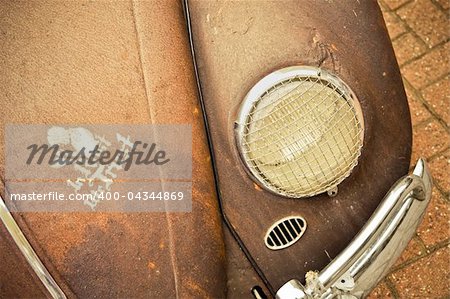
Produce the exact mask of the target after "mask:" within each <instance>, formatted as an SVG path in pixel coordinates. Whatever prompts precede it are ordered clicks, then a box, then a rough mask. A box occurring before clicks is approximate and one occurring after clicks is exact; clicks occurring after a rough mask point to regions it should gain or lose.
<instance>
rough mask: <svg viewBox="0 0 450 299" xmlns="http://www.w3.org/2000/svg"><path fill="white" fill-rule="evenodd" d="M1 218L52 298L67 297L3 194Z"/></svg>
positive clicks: (0, 209) (62, 298) (0, 205)
mask: <svg viewBox="0 0 450 299" xmlns="http://www.w3.org/2000/svg"><path fill="white" fill-rule="evenodd" d="M0 219H1V220H2V222H3V224H4V225H5V227H6V229H7V230H8V232H9V234H10V235H11V237H12V239H13V240H14V242H15V243H16V245H17V247H19V250H20V252H22V254H23V256H24V257H25V259H26V260H27V262H28V264H29V265H30V266H31V268H32V269H33V271H34V273H36V276H37V277H38V278H39V279H40V280H41V282H42V284H43V285H44V286H45V288H46V289H47V291H48V292H49V293H50V295H51V296H52V298H55V299H65V298H67V297H66V295H65V294H64V292H63V291H62V290H61V288H60V287H59V286H58V284H57V283H56V281H55V280H54V279H53V277H52V275H51V274H50V273H49V272H48V270H47V268H46V267H45V266H44V264H43V263H42V262H41V260H40V259H39V257H38V256H37V254H36V252H35V251H34V250H33V248H32V247H31V245H30V243H29V242H28V240H27V238H26V237H25V236H24V234H23V233H22V231H21V230H20V227H19V226H18V225H17V222H16V221H15V220H14V218H13V216H12V215H11V213H10V212H9V210H8V207H7V206H6V204H5V202H4V201H3V198H2V197H1V196H0Z"/></svg>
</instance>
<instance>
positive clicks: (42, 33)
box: [0, 0, 226, 298]
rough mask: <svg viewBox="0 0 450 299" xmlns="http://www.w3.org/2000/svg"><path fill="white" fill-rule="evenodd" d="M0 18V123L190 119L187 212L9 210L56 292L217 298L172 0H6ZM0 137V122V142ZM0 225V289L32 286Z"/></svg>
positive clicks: (181, 27) (219, 241)
mask: <svg viewBox="0 0 450 299" xmlns="http://www.w3.org/2000/svg"><path fill="white" fill-rule="evenodd" d="M0 28H1V34H0V44H1V45H2V47H1V50H0V57H1V59H0V93H1V98H0V100H1V104H0V107H1V113H2V115H1V116H0V122H1V127H2V128H3V127H4V125H5V124H7V123H36V124H40V123H45V124H61V123H62V124H92V123H103V124H109V123H116V124H142V123H190V124H192V128H193V141H192V146H193V149H194V151H193V203H192V209H193V211H192V213H188V214H187V213H180V214H175V213H174V214H164V213H130V214H121V213H110V214H108V213H15V214H14V217H15V219H16V221H17V222H18V223H19V225H20V226H21V228H22V229H23V231H24V233H25V235H26V237H27V238H28V239H29V241H30V243H31V245H32V246H33V247H34V249H35V250H36V252H37V254H38V255H39V257H40V258H41V259H42V260H43V262H44V264H45V265H46V266H47V268H48V269H49V271H50V272H51V274H52V275H53V276H54V277H55V279H56V281H57V282H58V284H59V285H60V286H61V288H62V289H63V290H64V292H65V293H66V294H67V295H68V296H69V297H81V298H85V297H99V298H116V297H123V298H125V297H127V298H131V297H133V298H139V297H152V298H172V297H175V296H179V297H183V298H184V297H224V296H225V291H226V278H225V275H224V273H225V264H226V260H225V248H224V242H223V236H222V228H221V220H220V215H219V213H218V203H217V199H216V195H215V189H214V183H213V179H212V178H213V173H212V170H211V164H210V158H209V150H208V147H207V143H206V137H205V131H204V126H203V123H202V116H201V111H200V108H199V106H198V101H197V91H196V86H195V77H194V75H193V70H192V61H191V57H190V53H189V45H188V39H187V34H186V28H185V23H184V17H183V11H182V5H181V3H180V2H178V1H167V0H164V1H136V2H135V1H131V2H130V1H127V2H125V1H113V2H110V3H106V2H103V1H76V2H72V1H70V2H69V1H63V2H53V1H48V2H47V1H26V2H6V3H3V4H2V6H1V8H0ZM3 138H4V132H3V129H2V130H1V132H0V140H1V142H2V143H3V140H4V139H3ZM2 151H3V144H2ZM0 156H1V158H0V159H1V160H0V162H1V163H0V165H1V166H0V171H1V178H2V180H3V179H4V168H3V165H4V157H3V153H2V154H1V155H0ZM1 194H2V195H4V190H3V188H2V190H1ZM5 233H6V232H5V230H4V229H2V230H1V236H2V239H1V242H2V244H1V248H2V250H1V251H0V254H1V258H0V261H5V264H3V263H2V266H1V267H0V282H1V283H0V285H2V287H0V297H4V296H10V295H11V294H13V293H14V292H17V293H14V295H15V296H21V297H35V296H38V295H40V294H41V293H39V290H38V289H37V288H36V287H35V286H34V283H35V281H36V280H35V279H33V280H30V279H29V278H27V277H25V276H26V275H25V273H28V272H27V271H28V270H27V267H26V266H25V265H24V264H23V263H22V262H20V263H19V262H15V261H11V260H10V259H12V258H14V256H15V255H17V254H20V253H18V251H17V250H16V252H14V254H13V253H12V252H8V253H5V251H3V249H4V248H5V247H6V246H9V247H8V248H12V249H14V246H11V244H10V243H8V244H7V242H6V241H5V240H6V239H7V236H6V235H5ZM9 250H11V249H9ZM13 265H18V267H17V269H15V270H17V271H19V272H22V273H24V274H23V275H22V276H18V277H17V278H18V279H21V281H20V282H17V279H13V280H10V279H9V278H10V277H11V275H14V273H15V272H13V271H12V270H11V267H12V266H13ZM22 280H23V281H22ZM27 283H28V284H27ZM23 284H26V286H27V287H21V286H22V285H23ZM5 285H7V287H5Z"/></svg>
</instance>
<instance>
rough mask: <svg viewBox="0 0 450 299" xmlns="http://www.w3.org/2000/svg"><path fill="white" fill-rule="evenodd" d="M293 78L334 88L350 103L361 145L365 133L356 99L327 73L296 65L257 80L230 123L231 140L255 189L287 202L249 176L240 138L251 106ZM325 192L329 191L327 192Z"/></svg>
mask: <svg viewBox="0 0 450 299" xmlns="http://www.w3.org/2000/svg"><path fill="white" fill-rule="evenodd" d="M295 77H314V78H320V79H323V80H324V81H327V82H330V83H331V84H333V85H334V86H336V87H337V88H338V89H339V90H340V91H341V92H342V93H343V94H344V95H345V98H346V99H347V100H349V101H351V103H352V107H353V108H354V110H355V114H356V118H357V119H358V122H359V124H360V125H361V131H362V134H361V135H360V139H361V144H363V143H364V132H365V125H364V117H363V112H362V109H361V104H360V103H359V100H358V98H357V97H356V95H355V93H354V92H353V91H352V90H351V88H350V87H349V86H348V85H347V84H346V83H345V82H344V81H343V80H341V79H340V78H339V77H337V76H336V75H334V74H332V73H330V72H328V71H327V70H324V69H321V68H317V67H313V66H305V65H299V66H290V67H285V68H282V69H279V70H276V71H274V72H272V73H270V74H268V75H267V76H265V77H264V78H262V79H261V80H259V81H258V82H257V83H256V84H255V85H254V86H253V87H252V88H251V89H250V91H249V92H248V93H247V95H246V96H245V98H244V100H243V101H242V103H241V106H240V108H239V111H238V114H237V118H236V121H235V123H234V135H235V136H234V137H235V143H236V147H237V150H238V153H239V157H240V158H241V161H242V163H243V164H244V166H245V167H244V168H245V171H246V172H247V174H248V175H249V176H250V178H251V179H252V180H253V181H254V182H255V183H257V184H258V185H259V186H261V187H262V188H263V189H264V190H266V191H269V192H271V193H273V194H276V195H278V196H283V197H287V198H295V197H292V196H290V195H288V194H284V193H279V192H278V191H277V190H276V189H274V188H273V187H272V186H270V185H269V184H267V183H266V182H265V180H264V178H263V177H262V176H261V175H259V174H257V173H255V172H253V171H252V170H251V169H252V166H251V165H250V164H249V162H248V161H247V158H246V157H245V155H244V154H243V153H244V144H243V140H244V134H245V123H246V119H247V118H248V116H249V115H250V114H251V111H252V109H253V107H254V106H255V103H256V102H258V101H259V99H260V98H261V96H262V95H264V93H265V92H267V91H268V90H269V89H270V88H272V87H273V86H275V85H277V84H279V83H281V82H284V81H286V80H289V79H291V78H295ZM357 163H358V161H356V164H355V165H353V166H352V167H351V170H352V169H353V168H354V167H356V165H357ZM350 173H351V171H350V172H349V173H348V174H347V175H346V176H343V177H342V178H341V180H339V181H338V183H337V184H336V185H335V186H332V187H331V188H330V190H332V189H334V188H336V187H337V185H339V184H340V183H341V182H342V181H343V180H345V179H346V178H347V177H348V176H349V175H350ZM327 191H329V190H327ZM314 195H316V194H313V195H311V196H314Z"/></svg>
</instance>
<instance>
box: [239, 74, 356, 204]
mask: <svg viewBox="0 0 450 299" xmlns="http://www.w3.org/2000/svg"><path fill="white" fill-rule="evenodd" d="M236 123H237V127H236V138H237V144H238V150H239V153H240V156H241V158H242V160H243V162H244V164H245V166H246V167H247V168H248V171H249V173H250V174H251V176H252V177H253V179H254V180H255V181H256V182H257V183H258V184H259V185H261V186H262V187H263V188H265V189H267V190H269V191H272V192H274V193H276V194H278V195H283V196H287V197H295V198H298V197H309V196H313V195H316V194H319V193H322V192H326V191H331V190H334V189H335V188H336V187H337V185H338V184H339V183H340V182H342V180H344V179H345V178H346V177H347V176H349V174H350V172H351V171H352V169H353V168H354V167H355V166H356V165H357V163H358V157H359V156H360V154H361V149H362V145H363V138H364V122H363V117H362V112H361V107H360V105H359V102H358V100H357V98H356V97H355V95H354V94H353V92H352V91H351V90H350V88H349V87H348V86H347V85H346V84H345V83H344V82H343V81H342V80H340V79H339V78H338V77H336V76H334V75H332V74H330V73H328V72H326V71H324V70H321V69H318V68H313V67H289V68H285V69H281V70H278V71H276V72H274V73H271V74H269V75H268V76H266V77H264V78H263V79H262V80H261V81H259V82H258V83H257V84H256V85H255V86H254V87H253V88H252V89H251V90H250V92H249V93H248V94H247V96H246V97H245V99H244V101H243V103H242V105H241V108H240V111H239V114H238V120H237V122H236Z"/></svg>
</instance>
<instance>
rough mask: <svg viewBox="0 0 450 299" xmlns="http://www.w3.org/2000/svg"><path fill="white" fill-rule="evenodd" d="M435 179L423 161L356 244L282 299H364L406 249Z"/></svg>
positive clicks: (292, 284)
mask: <svg viewBox="0 0 450 299" xmlns="http://www.w3.org/2000/svg"><path fill="white" fill-rule="evenodd" d="M431 188H432V179H431V175H430V173H429V171H428V168H427V165H426V163H425V161H424V160H423V159H419V161H418V162H417V165H416V167H415V168H414V171H413V172H412V174H410V175H407V176H405V177H403V178H401V179H400V180H399V181H398V182H397V183H395V185H394V186H393V187H392V188H391V190H390V191H389V192H388V193H387V194H386V196H385V197H384V199H383V201H382V202H381V204H380V205H379V206H378V208H377V209H376V211H375V212H374V213H373V215H372V216H371V217H370V219H369V221H368V222H367V223H366V224H365V225H364V227H363V228H362V229H361V231H360V232H359V233H358V235H356V237H355V238H354V239H353V240H352V242H351V243H350V244H349V245H348V246H347V248H345V249H344V250H343V251H342V252H341V253H340V254H339V255H338V256H337V257H336V258H335V259H334V260H333V261H332V262H331V263H330V264H328V266H326V267H325V268H324V269H323V270H322V271H320V272H314V271H310V272H308V273H307V274H306V284H305V286H303V285H302V284H301V283H300V282H299V281H298V280H296V279H292V280H290V281H288V282H287V283H286V284H284V285H283V286H282V287H281V288H280V289H279V290H278V292H277V293H276V298H278V299H294V298H305V299H312V298H314V299H316V298H321V299H325V298H327V299H328V298H364V297H365V296H367V295H368V293H369V292H370V290H372V288H373V287H375V285H376V284H377V283H378V282H379V281H380V280H381V279H382V278H383V277H384V276H385V275H386V274H387V272H388V271H389V269H390V267H391V266H392V265H393V264H394V262H395V261H396V260H397V258H398V257H399V255H400V254H401V253H402V251H403V250H404V249H405V247H406V245H407V244H408V242H409V240H410V239H411V238H412V236H413V235H414V233H415V231H416V228H417V226H418V225H419V223H420V222H421V219H422V216H423V214H424V213H425V209H426V207H427V205H428V203H429V201H430V198H431Z"/></svg>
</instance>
